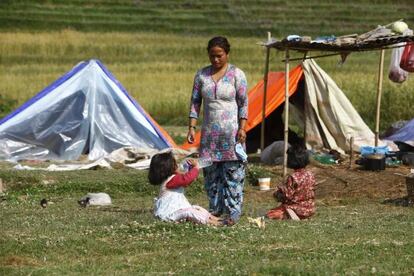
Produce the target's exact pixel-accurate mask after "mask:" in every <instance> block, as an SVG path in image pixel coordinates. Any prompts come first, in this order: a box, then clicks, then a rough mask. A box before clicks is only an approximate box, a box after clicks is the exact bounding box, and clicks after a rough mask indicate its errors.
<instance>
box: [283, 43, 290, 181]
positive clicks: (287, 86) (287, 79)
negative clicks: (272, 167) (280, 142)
mask: <svg viewBox="0 0 414 276" xmlns="http://www.w3.org/2000/svg"><path fill="white" fill-rule="evenodd" d="M284 126H285V135H284V150H283V177H285V176H286V175H287V150H288V138H289V49H288V48H286V51H285V123H284Z"/></svg>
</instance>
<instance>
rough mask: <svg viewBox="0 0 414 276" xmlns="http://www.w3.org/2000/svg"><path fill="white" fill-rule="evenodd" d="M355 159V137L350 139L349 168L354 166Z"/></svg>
mask: <svg viewBox="0 0 414 276" xmlns="http://www.w3.org/2000/svg"><path fill="white" fill-rule="evenodd" d="M353 159H354V137H353V136H351V138H350V139H349V169H351V168H352V161H353Z"/></svg>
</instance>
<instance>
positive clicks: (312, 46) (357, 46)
mask: <svg viewBox="0 0 414 276" xmlns="http://www.w3.org/2000/svg"><path fill="white" fill-rule="evenodd" d="M399 21H400V20H399ZM391 24H392V23H391ZM391 24H388V25H386V26H389V25H391ZM379 27H381V26H379ZM379 27H378V28H379ZM378 28H377V29H378ZM372 33H373V31H370V32H368V33H365V34H362V35H361V36H358V37H363V36H364V35H365V36H366V37H367V36H368V37H369V35H370V34H372ZM343 37H347V36H343ZM349 37H356V35H350V36H349ZM400 42H414V36H413V35H389V36H383V37H378V38H374V39H372V38H371V39H366V40H361V41H359V42H358V40H357V38H356V40H355V43H353V44H344V45H338V44H329V43H320V42H310V41H309V42H300V41H299V42H298V41H288V40H286V39H285V40H282V41H277V40H273V39H272V38H271V34H270V32H268V37H267V42H265V43H262V46H265V47H266V61H265V70H264V78H263V80H264V89H263V110H262V122H261V132H260V133H261V137H260V149H261V151H263V149H264V133H265V113H266V96H267V83H268V73H269V62H270V58H269V57H270V50H271V49H272V48H273V49H276V50H280V51H284V52H285V58H284V59H283V60H282V62H284V63H285V106H284V112H285V116H284V154H283V177H285V176H286V175H287V149H288V138H289V137H288V133H289V132H288V129H289V125H288V124H289V62H290V61H293V60H304V59H309V58H321V57H327V56H334V55H343V54H345V55H348V54H350V53H352V52H362V51H378V50H379V51H380V56H379V66H378V83H377V96H376V116H375V131H374V133H375V146H378V141H379V125H380V110H381V96H382V83H383V75H384V55H385V50H386V49H391V48H397V47H404V46H395V44H397V43H400ZM290 51H299V52H302V53H305V55H304V57H303V58H295V59H290ZM311 51H318V52H323V51H328V52H330V54H325V55H318V56H313V57H307V53H308V52H311ZM332 52H334V53H332ZM305 132H306V129H305ZM351 140H352V137H351ZM351 144H352V143H351ZM351 151H352V149H351Z"/></svg>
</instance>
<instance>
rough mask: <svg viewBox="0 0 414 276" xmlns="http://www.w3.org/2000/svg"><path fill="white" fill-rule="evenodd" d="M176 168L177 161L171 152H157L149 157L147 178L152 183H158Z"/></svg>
mask: <svg viewBox="0 0 414 276" xmlns="http://www.w3.org/2000/svg"><path fill="white" fill-rule="evenodd" d="M176 169H177V162H176V161H175V158H174V156H173V154H172V152H165V153H158V154H155V155H154V156H153V157H152V158H151V164H150V167H149V172H148V180H149V182H150V183H151V184H152V185H159V184H161V183H162V182H164V181H165V180H166V179H167V178H168V177H169V176H171V175H173V174H174V172H175V170H176Z"/></svg>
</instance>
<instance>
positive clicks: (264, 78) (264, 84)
mask: <svg viewBox="0 0 414 276" xmlns="http://www.w3.org/2000/svg"><path fill="white" fill-rule="evenodd" d="M270 40H271V34H270V32H268V33H267V41H268V42H269V41H270ZM269 58H270V48H269V47H266V62H265V71H264V77H263V105H262V124H261V129H260V150H261V151H263V149H264V147H265V119H266V95H267V79H268V78H267V75H268V74H269Z"/></svg>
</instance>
